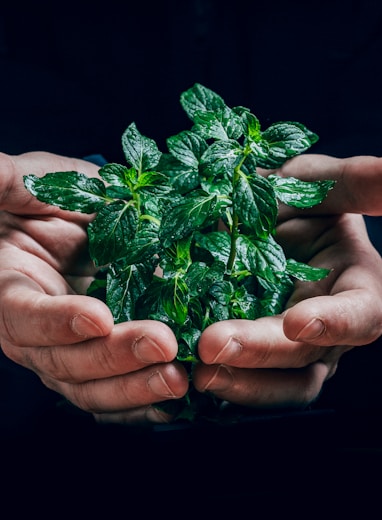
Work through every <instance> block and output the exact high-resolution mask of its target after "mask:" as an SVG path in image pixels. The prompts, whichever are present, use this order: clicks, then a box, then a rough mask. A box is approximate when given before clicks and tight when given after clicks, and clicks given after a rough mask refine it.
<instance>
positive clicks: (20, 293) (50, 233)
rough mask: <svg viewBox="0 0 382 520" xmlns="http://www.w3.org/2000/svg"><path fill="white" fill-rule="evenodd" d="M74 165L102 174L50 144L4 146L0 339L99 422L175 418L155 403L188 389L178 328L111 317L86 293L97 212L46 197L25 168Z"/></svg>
mask: <svg viewBox="0 0 382 520" xmlns="http://www.w3.org/2000/svg"><path fill="white" fill-rule="evenodd" d="M69 170H74V171H81V172H83V173H85V174H86V175H88V176H94V177H95V176H97V171H98V167H97V166H96V165H94V164H92V163H89V162H87V161H83V160H78V159H71V158H66V157H61V156H58V155H53V154H49V153H45V152H32V153H26V154H22V155H19V156H8V155H4V154H0V172H1V176H0V210H1V213H0V344H1V348H2V350H3V351H4V353H5V355H6V356H8V357H9V358H10V359H11V360H13V361H14V362H16V363H18V364H20V365H22V366H24V367H26V368H28V369H30V370H32V371H34V372H35V373H36V374H37V375H38V376H39V377H40V379H41V380H42V382H43V383H44V384H45V385H46V386H47V387H48V388H50V389H52V390H54V391H56V392H58V393H59V394H61V395H62V396H63V397H65V398H66V399H67V400H69V401H70V402H71V403H73V404H74V405H75V406H77V407H79V408H80V409H82V410H84V411H86V412H89V413H92V414H93V415H94V417H95V418H96V419H97V420H98V421H107V422H114V421H115V422H128V423H130V422H134V423H137V422H139V423H146V422H151V421H155V422H163V421H168V420H170V419H171V418H170V417H169V416H167V415H166V414H164V413H162V412H161V411H159V410H158V409H157V408H156V407H155V406H152V405H154V404H155V403H157V402H160V401H163V400H166V399H175V398H179V397H182V396H183V395H184V394H185V393H186V391H187V388H188V381H187V374H186V372H185V370H184V368H183V367H182V366H181V365H180V364H179V363H177V362H174V359H175V357H176V353H177V342H176V339H175V336H174V334H173V333H172V331H171V330H170V329H169V328H168V327H167V326H166V325H164V324H162V323H159V322H154V321H148V320H147V321H134V322H128V323H121V324H118V325H114V323H113V317H112V315H111V312H110V310H109V309H108V307H107V306H106V305H105V304H104V303H103V302H101V301H100V300H98V299H96V298H93V297H90V296H86V295H85V290H86V287H87V286H88V285H89V283H90V281H91V280H92V279H93V277H94V274H95V269H94V266H93V264H92V263H91V261H90V259H89V257H88V255H87V233H86V226H87V224H88V223H89V221H90V219H91V218H92V216H89V215H84V214H79V213H76V212H69V211H62V210H60V209H59V208H57V207H54V206H50V205H47V204H43V203H40V202H39V201H37V200H36V199H35V198H34V197H32V196H31V195H30V194H29V193H28V192H27V190H26V189H25V187H24V184H23V175H26V174H30V173H33V174H35V175H43V174H45V173H47V172H53V171H69Z"/></svg>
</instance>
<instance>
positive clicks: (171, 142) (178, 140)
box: [167, 130, 207, 170]
mask: <svg viewBox="0 0 382 520" xmlns="http://www.w3.org/2000/svg"><path fill="white" fill-rule="evenodd" d="M167 146H168V149H169V152H170V153H171V154H172V155H173V156H174V157H175V158H176V159H178V161H180V162H181V163H182V164H185V165H186V166H189V167H191V168H192V169H193V170H197V169H198V165H199V160H200V157H201V156H202V155H203V153H204V152H205V150H206V149H207V143H206V141H205V140H204V139H203V138H202V137H200V136H199V135H198V134H196V133H195V132H192V131H190V130H184V131H183V132H180V133H179V134H177V135H173V136H172V137H169V138H168V139H167Z"/></svg>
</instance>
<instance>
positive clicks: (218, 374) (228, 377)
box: [204, 365, 234, 392]
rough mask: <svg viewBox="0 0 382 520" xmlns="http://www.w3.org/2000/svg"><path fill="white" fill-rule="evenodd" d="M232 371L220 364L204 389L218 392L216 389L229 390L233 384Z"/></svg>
mask: <svg viewBox="0 0 382 520" xmlns="http://www.w3.org/2000/svg"><path fill="white" fill-rule="evenodd" d="M233 381H234V379H233V375H232V373H231V372H230V371H229V370H228V369H227V368H226V367H225V366H223V365H220V366H218V368H217V369H216V371H215V373H214V374H213V376H212V377H211V379H210V380H209V381H208V383H207V384H206V386H205V387H204V390H210V391H212V392H216V390H227V389H228V388H229V387H231V386H232V384H233Z"/></svg>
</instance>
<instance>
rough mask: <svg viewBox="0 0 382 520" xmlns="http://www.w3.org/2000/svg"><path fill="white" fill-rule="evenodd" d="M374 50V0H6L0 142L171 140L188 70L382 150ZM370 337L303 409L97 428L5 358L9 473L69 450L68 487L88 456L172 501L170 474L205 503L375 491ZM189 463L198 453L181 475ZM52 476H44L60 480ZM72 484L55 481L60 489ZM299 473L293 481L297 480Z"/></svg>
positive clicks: (331, 139)
mask: <svg viewBox="0 0 382 520" xmlns="http://www.w3.org/2000/svg"><path fill="white" fill-rule="evenodd" d="M381 56H382V3H381V2H378V1H371V0H363V1H347V2H339V1H327V0H321V1H320V2H307V1H298V0H292V1H289V2H282V1H279V0H276V1H272V2H271V1H269V2H257V1H252V2H250V1H244V0H236V1H235V2H219V1H214V0H207V1H202V0H193V1H184V2H182V1H175V0H166V1H162V2H145V1H141V2H117V1H115V0H109V1H108V2H87V1H84V2H78V1H77V2H74V1H73V0H69V1H66V2H62V3H61V2H60V3H56V2H45V3H42V2H40V3H39V2H30V3H27V4H25V3H24V2H23V3H20V2H18V1H15V2H12V3H9V4H8V5H6V6H4V5H2V6H1V7H0V151H1V152H5V153H8V154H19V153H22V152H26V151H32V150H45V151H50V152H54V153H59V154H63V155H70V156H77V157H83V156H87V155H89V154H94V153H100V154H103V155H104V157H105V158H106V159H107V160H108V161H123V160H124V159H123V156H122V150H121V145H120V137H121V134H122V132H123V130H124V129H125V128H126V127H127V126H128V125H129V124H130V123H131V122H132V121H134V122H135V123H136V124H137V127H138V129H139V130H140V131H141V133H143V134H144V135H147V136H149V137H152V138H154V139H155V140H157V142H158V143H159V144H160V147H161V148H162V150H164V148H165V140H166V138H167V137H168V136H170V135H172V134H175V133H177V132H178V131H180V130H183V129H185V128H186V127H188V126H189V124H190V122H189V121H188V120H187V118H186V116H185V114H184V113H183V112H182V109H181V107H180V104H179V96H180V93H181V92H182V91H183V90H186V89H187V88H189V87H190V86H192V85H193V84H194V83H195V82H199V83H202V84H204V85H205V86H206V87H209V88H211V89H212V90H215V91H216V92H217V93H218V94H220V95H221V96H222V97H223V98H224V100H225V101H226V102H227V104H229V105H230V106H235V105H244V106H247V107H249V108H250V109H251V111H252V112H254V113H255V114H256V115H257V116H258V118H259V119H260V121H261V123H262V126H263V128H265V127H266V126H268V125H269V124H271V123H272V122H275V121H278V120H295V121H299V122H302V123H304V124H305V125H307V126H308V127H309V128H310V129H311V130H313V131H314V132H316V133H317V134H318V135H319V136H320V140H319V142H318V143H317V144H316V145H315V146H314V147H313V149H312V151H314V152H316V153H328V154H332V155H336V156H338V157H345V156H349V155H357V154H373V155H380V153H381V148H382V124H381V115H382V103H381V93H382V74H381V61H382V59H381ZM377 233H378V231H377ZM378 237H379V235H378V236H377V235H376V240H377V239H378ZM380 350H381V347H380V346H379V347H378V344H375V345H371V346H367V347H362V348H359V349H354V350H353V351H351V352H349V353H348V354H346V355H345V356H344V357H343V360H341V362H340V366H339V369H338V373H337V374H336V376H334V378H333V379H332V380H330V381H328V383H327V384H326V386H325V388H324V391H323V393H322V396H321V398H320V399H319V401H318V402H317V403H316V404H315V405H314V406H313V408H312V409H311V410H308V411H306V412H304V413H303V414H301V415H300V414H297V415H293V414H291V415H288V414H286V415H284V414H283V413H281V415H277V414H276V415H273V416H266V417H265V418H264V417H257V418H254V419H253V420H252V422H250V423H249V424H244V425H241V426H240V427H237V428H236V429H232V428H222V429H220V430H216V429H214V428H212V429H211V428H205V427H204V426H203V427H202V428H200V427H196V428H191V430H190V429H185V430H173V431H168V432H165V431H160V432H158V431H156V432H150V433H147V432H146V433H145V434H143V433H141V432H139V434H138V433H136V432H131V431H130V432H126V431H125V430H124V429H123V428H122V429H120V428H118V427H115V428H114V427H113V428H96V427H95V426H94V425H93V423H92V422H91V421H89V420H88V418H86V417H84V416H82V414H78V415H77V414H76V413H75V412H74V411H73V410H70V411H69V412H68V411H67V410H61V411H58V410H57V408H56V397H57V396H55V394H52V393H50V392H48V391H46V390H45V389H44V387H42V385H41V383H40V382H39V381H38V379H37V377H36V376H34V375H33V374H31V373H29V372H27V371H24V370H23V369H21V367H17V366H15V365H13V364H12V363H10V362H8V361H7V360H6V359H5V358H4V359H1V360H0V361H1V363H0V368H1V370H0V372H1V380H0V389H1V391H2V392H1V401H0V406H1V408H0V412H1V418H2V422H3V426H2V432H3V433H4V441H3V452H4V453H6V454H7V457H9V460H10V465H9V467H8V471H9V480H8V483H9V482H10V483H11V485H10V487H11V488H12V489H13V490H17V488H18V485H20V482H24V480H25V479H26V480H27V481H28V482H29V485H30V482H31V480H33V475H34V472H35V470H36V471H37V469H36V468H40V471H41V468H43V473H44V475H45V477H46V476H47V475H55V478H57V475H58V472H61V470H58V469H57V468H63V467H64V468H65V469H66V471H69V473H70V474H71V480H70V481H69V482H71V483H72V484H71V485H69V495H71V496H73V494H74V493H75V489H74V487H76V486H79V488H80V487H81V485H83V484H84V481H86V480H88V479H89V477H90V473H92V475H91V479H90V481H91V482H92V486H93V488H92V489H93V490H94V489H98V487H97V486H96V484H95V483H96V482H97V484H98V485H99V486H100V489H99V490H98V491H97V492H99V493H100V494H101V495H102V486H101V484H100V482H104V481H103V480H102V479H101V477H102V476H103V475H104V473H102V471H103V470H105V471H106V472H107V473H108V475H109V476H110V475H111V474H113V475H114V474H115V473H114V472H115V471H116V469H115V468H116V466H119V467H120V468H122V474H123V475H124V476H123V477H122V481H121V480H118V482H119V485H120V487H121V489H120V487H118V497H119V498H120V499H121V496H124V495H123V491H122V489H124V490H125V492H126V494H127V495H126V496H128V497H130V499H131V495H129V494H128V488H129V486H130V489H132V488H131V486H132V483H131V481H132V480H134V482H135V484H136V487H138V483H139V487H140V489H141V490H142V491H143V490H145V489H146V487H145V486H147V485H148V481H150V482H151V481H152V482H154V481H155V482H157V480H156V479H159V481H160V482H161V486H159V488H158V489H160V492H161V494H162V497H165V498H164V503H167V504H168V500H169V497H170V498H171V497H174V494H176V493H178V496H179V494H180V495H181V493H179V489H178V487H182V490H183V491H184V492H185V489H187V490H188V491H187V493H188V494H189V495H192V496H202V495H203V492H204V494H205V495H206V494H207V495H208V496H210V497H213V500H212V501H211V503H212V502H214V501H215V498H216V497H218V498H217V500H220V501H221V500H222V498H223V497H225V499H226V500H228V499H230V500H231V502H232V503H236V499H237V502H238V503H239V502H240V500H242V499H243V498H251V500H252V498H253V497H254V496H257V498H259V497H260V498H262V497H269V495H272V493H273V488H272V486H273V485H277V486H278V490H279V493H280V492H281V495H280V494H279V495H278V496H279V497H280V496H281V497H282V501H284V503H285V500H286V497H289V498H290V499H291V500H292V501H293V500H296V501H297V502H298V500H301V496H303V495H305V496H306V494H307V493H308V494H309V493H310V492H311V493H312V495H313V496H314V501H316V502H317V503H319V504H323V503H324V502H325V500H326V496H327V494H328V489H330V490H331V493H332V495H334V496H338V493H339V487H340V486H339V484H338V483H339V482H340V483H341V482H342V484H344V485H346V486H347V489H348V493H347V494H346V497H345V495H344V497H345V498H344V499H343V500H344V502H346V503H349V500H350V498H354V497H357V496H358V495H357V493H359V492H360V491H365V490H366V489H371V490H372V491H374V485H375V484H376V482H377V481H376V480H374V479H372V478H371V476H370V475H371V469H370V468H372V469H373V470H375V469H378V468H379V464H380V463H381V460H380V453H381V449H380V446H381V445H382V441H381V428H380V425H379V417H380V414H381V402H380V401H381V395H382V378H381V377H380V367H381V354H380ZM138 441H140V442H138ZM130 443H131V445H132V446H133V449H132V450H130V449H128V446H129V445H130ZM137 446H139V447H137ZM185 446H188V449H187V448H185ZM159 453H160V455H158V454H159ZM73 454H75V457H74V456H73V457H71V455H73ZM141 455H142V456H144V457H143V459H144V465H141V462H140V460H141V459H140V457H141ZM155 457H157V458H155ZM158 457H159V458H158ZM166 457H167V458H166ZM203 457H204V458H203ZM25 460H27V461H28V463H27V464H25V463H23V461H24V462H25ZM20 461H21V462H20ZM41 461H43V462H41ZM97 461H98V462H97ZM200 461H204V462H203V464H204V465H203V464H202V463H200V464H202V465H201V466H200V464H199V462H200ZM206 461H207V463H206ZM208 461H209V462H210V463H211V464H212V466H213V468H214V469H213V470H211V467H210V465H209V464H208ZM223 461H225V464H226V465H225V464H224V462H223ZM296 461H297V462H296ZM20 464H21V465H20ZM198 464H199V466H198ZM299 464H300V466H299ZM190 467H191V468H192V467H195V468H202V469H199V470H195V471H199V473H197V476H196V477H195V476H194V477H192V479H191V477H190V476H189V472H190ZM243 467H244V469H245V471H244V469H243ZM89 468H91V470H90V471H87V470H88V469H89ZM101 468H102V469H101ZM164 468H167V470H166V471H165V473H164V474H163V471H164ZM293 468H294V470H296V468H298V471H299V478H298V479H297V480H295V481H293V479H292V480H291V479H290V478H289V477H290V475H291V473H290V472H289V470H290V471H291V472H293ZM316 468H318V469H319V470H320V471H319V472H318V470H317V471H316ZM309 470H312V471H311V473H309ZM248 471H249V474H250V476H249V477H248ZM13 472H14V473H13ZM161 472H162V473H161ZM174 473H175V474H177V477H175V478H174ZM81 474H83V479H82V478H80V475H81ZM318 474H320V478H318ZM322 474H323V475H324V476H323V477H322ZM134 475H135V478H133V476H134ZM160 475H162V477H163V478H162V477H160ZM163 475H165V476H163ZM306 475H308V477H307V478H305V476H306ZM366 476H368V477H369V478H367V479H366ZM48 481H49V490H50V491H49V492H50V493H51V492H52V489H51V487H50V486H52V488H55V489H57V488H56V487H55V485H54V483H53V482H54V478H53V479H52V481H50V479H49V478H44V480H43V482H44V485H47V483H48ZM112 482H115V481H114V480H113V479H112ZM17 483H18V484H17ZM123 484H125V486H123ZM294 484H296V486H294ZM66 485H68V484H67V482H66V480H65V484H63V483H62V482H61V481H60V485H59V490H60V493H62V487H61V486H64V487H65V486H66ZM183 485H184V486H185V487H184V488H183ZM73 486H74V487H73ZM79 488H76V489H77V492H78V489H79ZM295 488H299V489H300V491H301V490H302V491H301V492H300V493H298V494H297V495H296V497H295V495H294V494H293V493H292V489H295ZM134 489H135V488H134ZM150 489H151V491H150V493H152V492H153V488H152V487H151V488H150ZM175 490H176V493H175ZM280 490H281V491H280ZM60 493H59V494H58V495H57V496H58V497H61V496H62V495H61V494H60ZM63 493H64V494H65V492H63ZM134 493H135V491H134ZM187 493H186V494H185V496H187ZM121 494H122V495H121ZM291 497H292V498H291ZM323 497H325V499H324V498H323ZM341 497H342V495H341ZM114 498H115V497H114ZM98 499H99V496H98ZM94 500H95V499H94V496H93V498H92V500H90V499H89V503H91V504H93V505H94ZM170 502H171V500H170ZM36 503H37V504H38V503H40V502H39V501H38V499H36ZM162 503H163V502H162ZM245 503H246V502H245ZM126 507H127V508H128V506H126ZM37 509H38V507H37ZM365 518H366V517H365Z"/></svg>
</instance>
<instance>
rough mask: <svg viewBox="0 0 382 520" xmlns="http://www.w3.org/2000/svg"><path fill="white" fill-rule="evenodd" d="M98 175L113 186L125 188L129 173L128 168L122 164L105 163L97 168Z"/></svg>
mask: <svg viewBox="0 0 382 520" xmlns="http://www.w3.org/2000/svg"><path fill="white" fill-rule="evenodd" d="M98 173H99V175H100V176H101V177H102V179H103V180H104V181H106V182H108V183H109V184H112V185H113V186H120V187H124V188H126V186H128V182H127V181H126V180H127V179H128V178H129V176H130V174H129V168H127V167H126V166H124V165H122V164H117V163H107V164H104V165H103V166H102V167H101V168H100V169H99V170H98Z"/></svg>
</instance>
